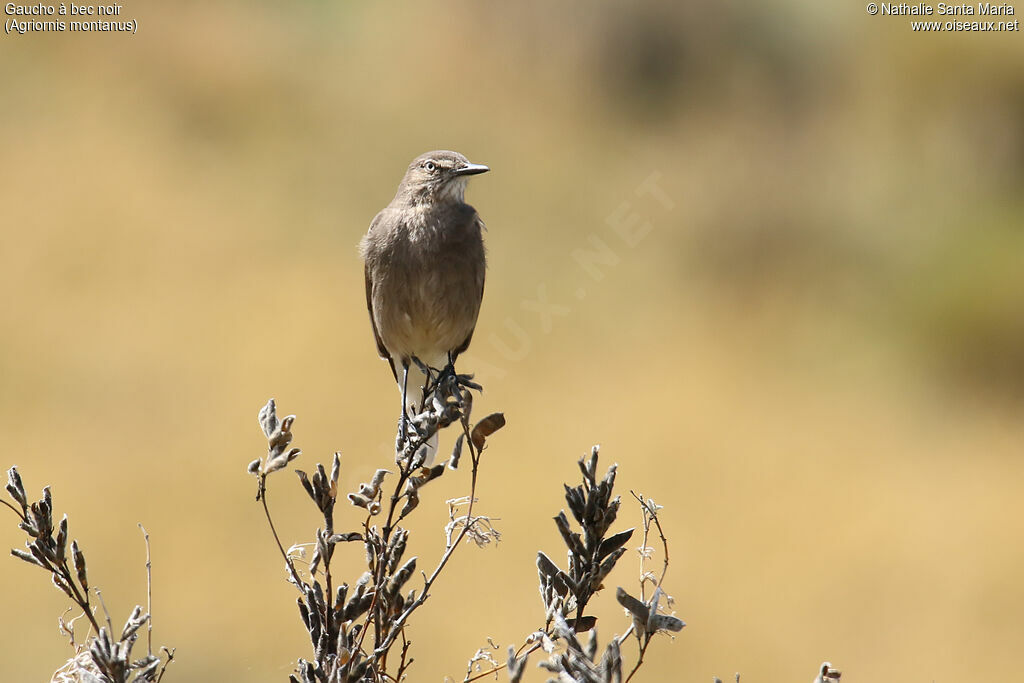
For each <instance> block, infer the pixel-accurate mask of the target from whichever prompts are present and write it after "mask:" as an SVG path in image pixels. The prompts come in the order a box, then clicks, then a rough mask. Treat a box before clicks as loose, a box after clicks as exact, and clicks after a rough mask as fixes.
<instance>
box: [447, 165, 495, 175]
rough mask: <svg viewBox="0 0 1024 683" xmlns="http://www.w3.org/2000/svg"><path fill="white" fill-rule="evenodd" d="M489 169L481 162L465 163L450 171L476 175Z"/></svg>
mask: <svg viewBox="0 0 1024 683" xmlns="http://www.w3.org/2000/svg"><path fill="white" fill-rule="evenodd" d="M490 170H491V169H490V168H488V167H487V166H484V165H483V164H466V165H465V166H462V167H460V168H457V169H455V170H454V171H452V175H477V174H478V173H487V172H488V171H490Z"/></svg>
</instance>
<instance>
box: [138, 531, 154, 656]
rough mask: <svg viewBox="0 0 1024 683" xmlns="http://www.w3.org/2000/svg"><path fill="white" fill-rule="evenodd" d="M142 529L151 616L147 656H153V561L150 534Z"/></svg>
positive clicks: (147, 597)
mask: <svg viewBox="0 0 1024 683" xmlns="http://www.w3.org/2000/svg"><path fill="white" fill-rule="evenodd" d="M139 528H140V529H142V536H143V538H145V539H146V613H147V614H149V624H148V626H149V633H148V634H147V635H148V642H147V652H146V653H147V654H149V655H150V656H152V654H153V561H152V560H151V559H150V552H149V532H148V531H146V527H144V526H142V524H141V523H140V524H139Z"/></svg>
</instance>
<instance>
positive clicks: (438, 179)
mask: <svg viewBox="0 0 1024 683" xmlns="http://www.w3.org/2000/svg"><path fill="white" fill-rule="evenodd" d="M489 170H490V169H489V168H487V167H486V166H484V165H482V164H472V163H470V162H469V160H468V159H466V157H464V156H462V155H461V154H459V153H458V152H451V151H447V150H438V151H435V152H427V153H426V154H421V155H420V156H418V157H416V158H415V159H413V162H412V163H411V164H409V170H407V171H406V172H405V177H404V178H403V179H402V184H401V185H400V186H399V188H398V195H399V196H400V197H402V198H403V199H405V200H407V201H409V202H411V203H413V204H423V203H428V202H443V201H451V202H459V203H461V202H462V198H463V196H464V194H465V192H466V180H467V179H468V178H469V176H471V175H476V174H478V173H486V172H487V171H489Z"/></svg>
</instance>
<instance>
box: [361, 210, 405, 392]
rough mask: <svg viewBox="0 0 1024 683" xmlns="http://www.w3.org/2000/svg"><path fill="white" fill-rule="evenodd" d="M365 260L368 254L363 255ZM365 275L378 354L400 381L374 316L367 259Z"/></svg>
mask: <svg viewBox="0 0 1024 683" xmlns="http://www.w3.org/2000/svg"><path fill="white" fill-rule="evenodd" d="M378 220H380V215H378V216H377V217H376V218H374V219H373V223H371V224H370V230H371V231H372V230H373V225H374V224H375V223H376V222H377V221H378ZM363 256H364V258H365V257H366V254H364V255H363ZM363 275H364V276H365V278H366V310H367V311H369V313H370V327H372V328H373V340H374V341H375V342H377V353H378V354H380V357H381V358H386V359H387V361H388V365H390V366H391V374H392V375H394V376H395V381H396V382H397V381H398V372H397V371H396V370H395V361H394V360H392V358H391V354H390V353H388V348H387V347H386V346H384V340H383V339H381V338H380V331H379V330H377V320H376V318H375V317H374V315H373V277H372V276H371V274H370V262H369V259H367V261H366V264H365V266H364V268H363Z"/></svg>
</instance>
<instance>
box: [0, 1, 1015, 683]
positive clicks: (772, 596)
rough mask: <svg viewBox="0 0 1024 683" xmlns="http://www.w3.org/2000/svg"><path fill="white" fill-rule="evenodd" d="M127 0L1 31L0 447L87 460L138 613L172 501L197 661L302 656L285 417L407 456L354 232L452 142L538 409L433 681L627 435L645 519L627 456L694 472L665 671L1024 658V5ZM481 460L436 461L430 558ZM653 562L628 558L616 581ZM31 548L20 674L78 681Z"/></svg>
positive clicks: (126, 594) (503, 629)
mask: <svg viewBox="0 0 1024 683" xmlns="http://www.w3.org/2000/svg"><path fill="white" fill-rule="evenodd" d="M122 16H123V17H127V18H135V19H137V20H138V21H139V24H140V27H139V31H138V33H137V34H136V35H134V36H126V35H118V34H81V35H76V34H70V33H63V34H37V35H31V34H30V35H13V34H11V35H3V36H2V37H0V80H2V83H3V89H2V93H0V131H2V140H3V142H2V145H0V146H2V152H0V158H2V161H0V207H2V214H3V217H2V219H0V221H2V222H0V225H2V226H3V246H2V249H0V266H2V267H0V288H2V291H3V292H4V295H5V296H4V315H3V319H4V321H5V323H4V326H3V334H0V415H2V417H0V421H2V422H0V424H2V430H3V434H4V439H3V441H4V449H3V451H4V457H3V458H2V461H3V462H2V463H0V464H2V465H3V466H4V468H6V467H8V466H10V465H13V464H17V465H18V466H19V467H20V468H21V471H22V474H23V476H24V478H25V481H26V485H27V487H28V488H29V489H30V491H31V492H32V493H33V495H38V492H39V489H40V488H41V487H42V486H43V485H45V484H49V485H51V486H52V488H53V492H54V496H55V500H56V508H57V510H58V512H67V513H68V515H69V517H70V523H71V531H72V536H73V537H75V538H78V539H79V541H80V542H81V543H82V545H83V547H84V549H85V553H86V556H87V558H88V562H89V567H90V575H91V579H92V582H93V583H94V584H97V585H99V586H100V587H101V589H102V590H103V591H104V598H105V600H106V602H107V605H108V606H109V607H110V609H111V612H112V613H113V615H114V620H115V622H117V623H123V620H124V618H125V616H126V615H127V613H128V612H129V610H130V609H131V607H132V606H133V605H135V604H136V603H142V604H144V602H145V586H146V581H145V570H144V562H145V551H144V546H143V542H142V538H141V534H140V532H139V530H138V528H137V526H136V524H137V523H138V522H141V523H143V524H144V525H145V526H146V528H147V529H148V531H149V532H150V534H151V536H152V546H153V548H152V554H153V563H154V567H153V591H154V612H155V641H156V642H158V643H163V644H167V645H171V646H175V647H177V652H178V656H177V659H176V661H175V663H174V664H173V665H172V667H171V668H170V670H169V671H168V674H167V677H166V678H165V680H166V681H208V680H237V681H251V682H253V683H260V682H263V681H284V680H286V679H287V674H288V673H289V672H290V671H291V668H292V666H293V664H294V661H295V659H296V658H298V657H300V656H309V646H308V641H307V637H306V635H305V633H304V631H303V629H302V626H301V622H300V620H299V617H298V614H297V610H296V608H295V604H294V599H295V594H294V591H293V590H292V588H291V587H290V586H288V585H287V584H286V583H285V581H284V576H285V575H284V571H283V565H282V562H281V561H280V558H279V557H278V555H277V551H276V548H274V546H273V542H272V539H271V537H270V534H269V532H268V530H267V528H266V525H265V521H264V519H263V517H262V512H261V510H260V508H259V507H258V505H257V504H256V503H255V502H254V500H253V497H254V494H255V482H254V480H253V479H252V478H251V477H250V476H249V475H247V474H246V472H245V466H246V464H247V463H248V462H249V461H250V460H252V459H253V458H256V457H259V456H261V455H262V454H263V452H264V449H265V441H264V439H263V438H262V435H261V433H260V431H259V428H258V426H257V423H256V413H257V411H258V410H259V408H260V407H261V406H262V405H263V403H264V402H265V401H266V399H267V398H269V397H271V396H273V397H275V398H276V399H277V401H278V405H279V408H280V410H281V411H282V412H283V413H284V414H288V413H296V414H297V415H298V421H297V422H296V425H295V431H296V434H297V438H296V444H297V445H299V446H301V447H302V448H303V450H304V455H303V456H302V457H301V458H300V459H299V460H298V461H297V463H296V464H297V465H298V466H299V467H301V468H303V469H307V470H308V469H311V468H313V466H314V463H315V462H317V461H320V462H327V461H328V459H329V457H330V454H331V453H332V452H333V451H335V450H340V451H341V452H342V457H343V468H344V469H343V475H342V478H343V482H344V486H345V490H352V489H354V488H355V487H356V486H357V485H358V483H359V482H360V481H364V480H366V478H367V477H368V476H369V475H370V474H371V473H372V472H373V470H375V469H376V468H377V467H380V466H387V465H388V464H389V463H390V462H391V461H390V455H389V448H390V446H391V444H393V432H394V426H395V419H396V415H397V406H398V395H397V392H396V390H395V387H394V384H393V382H392V380H391V376H390V373H389V371H388V369H387V365H386V363H384V362H383V361H379V360H377V359H376V354H375V349H374V345H373V341H372V337H371V333H370V329H369V324H368V321H367V316H366V311H365V302H364V294H363V276H362V265H361V262H360V261H359V259H358V256H357V254H356V244H357V242H358V241H359V238H360V237H361V235H362V233H363V232H364V231H365V229H366V227H367V225H368V224H369V221H370V219H371V218H372V217H373V215H374V214H375V213H376V211H377V210H379V209H380V208H381V207H383V206H384V205H385V204H386V203H387V202H388V201H389V200H390V199H391V197H392V195H393V193H394V190H395V187H396V186H397V184H398V181H399V180H400V178H401V175H402V172H403V171H404V168H405V166H406V164H407V163H408V162H409V160H410V159H412V158H413V157H414V156H416V155H417V154H419V153H420V152H423V151H426V150H429V149H434V148H451V149H456V150H458V151H461V152H463V153H464V154H466V155H467V156H468V157H469V158H470V159H472V160H474V161H477V162H481V163H486V164H489V165H490V166H491V167H492V169H493V171H492V172H491V173H490V174H488V175H485V176H481V177H479V178H475V179H474V180H473V181H472V182H471V183H470V186H469V190H468V193H467V198H468V201H470V202H471V203H472V204H474V205H475V206H476V207H477V208H478V209H479V211H480V213H481V214H482V216H483V218H484V220H485V221H486V223H487V225H488V232H487V235H486V239H487V244H488V248H489V253H490V270H489V275H488V284H487V292H486V295H485V300H484V306H483V311H482V314H481V318H480V322H479V325H478V327H477V333H476V337H475V340H474V345H473V347H472V348H471V350H470V353H469V354H468V355H467V356H465V357H464V358H465V360H464V362H463V363H460V368H461V369H462V370H464V371H474V370H475V371H476V372H477V377H478V379H479V380H480V381H481V382H482V383H483V384H484V386H485V388H486V391H485V393H484V395H483V397H482V398H481V399H480V400H479V401H478V402H477V408H476V411H477V415H478V416H482V415H483V414H485V413H486V412H490V411H494V410H502V411H504V412H505V414H506V416H507V418H508V427H507V428H506V429H505V430H503V431H502V432H500V433H499V434H497V435H496V436H495V437H493V439H492V440H491V442H490V444H491V445H490V449H489V450H488V451H487V453H486V457H485V464H484V469H483V472H482V480H481V485H480V489H479V495H480V499H481V502H480V507H479V510H480V511H481V512H486V513H488V514H491V515H493V516H495V517H499V518H501V521H500V522H498V526H499V528H500V529H501V530H502V531H503V533H504V536H503V540H502V542H501V544H500V545H498V546H497V547H491V548H487V549H485V550H477V549H476V548H475V547H468V546H467V547H465V548H463V549H461V550H460V552H459V553H458V554H457V555H456V556H455V559H454V561H453V564H452V566H451V569H450V572H449V573H448V574H447V575H446V576H444V577H443V578H442V580H441V581H440V582H439V584H438V585H437V587H436V589H435V591H434V599H433V601H432V602H430V603H428V604H427V606H426V607H424V608H423V610H421V611H420V612H419V613H418V614H417V615H416V617H415V618H414V619H413V621H412V624H411V636H412V639H413V648H412V655H413V656H414V657H415V658H416V664H415V665H414V668H413V670H412V676H411V678H412V680H417V681H419V680H434V681H439V680H442V679H443V677H444V676H446V675H447V676H451V677H453V678H454V679H456V680H462V677H463V675H464V672H465V662H466V661H467V660H468V659H469V657H470V656H472V654H473V653H474V652H475V651H476V650H477V648H479V647H483V646H485V645H486V638H487V637H491V638H493V639H494V640H495V641H496V642H497V643H498V644H500V645H502V648H504V646H505V645H507V644H509V643H518V642H520V639H521V638H522V637H523V636H525V635H526V634H527V633H529V632H530V631H531V630H533V629H535V628H537V627H538V626H540V625H541V622H542V619H543V614H542V612H541V605H540V600H539V597H538V593H537V588H536V584H537V577H536V569H535V567H534V557H535V555H536V552H537V550H544V551H545V552H547V553H548V554H549V555H551V556H552V557H553V558H555V559H556V560H558V561H564V551H563V548H562V544H561V541H560V539H559V537H558V534H557V532H556V529H555V527H554V524H553V523H552V522H551V517H552V516H554V515H555V514H557V512H558V511H559V510H560V509H562V508H564V507H565V505H564V501H563V499H562V488H561V482H563V481H566V482H569V483H570V484H575V483H576V481H577V477H578V470H577V468H576V460H577V459H578V458H579V457H580V456H582V455H584V454H585V453H586V452H587V451H588V450H589V448H590V446H591V445H592V444H594V443H600V444H602V449H603V450H602V469H603V468H604V467H605V466H607V465H609V464H611V463H612V462H617V463H619V465H620V469H619V479H618V489H619V492H620V493H621V494H622V495H623V498H624V504H623V513H622V515H621V523H620V526H621V527H625V526H632V525H636V524H639V522H640V515H639V511H638V509H637V507H636V506H635V504H633V503H632V502H631V499H630V496H629V491H630V490H631V489H632V490H634V491H637V492H642V493H643V494H644V495H646V496H651V497H653V498H654V499H655V500H656V501H658V502H659V503H661V504H663V505H665V509H664V511H663V513H662V514H663V523H664V526H665V528H666V532H667V533H668V536H669V541H670V544H671V545H670V552H671V567H670V570H669V573H668V578H667V585H666V588H667V590H668V592H669V593H671V594H672V595H673V596H674V597H675V609H676V612H677V614H678V615H679V616H680V617H682V618H683V619H684V620H685V621H686V622H687V623H688V626H687V628H686V629H684V631H683V632H682V633H681V634H680V635H679V636H678V637H677V638H676V639H675V641H674V642H670V641H669V640H668V639H667V638H665V639H663V640H662V641H661V642H656V643H655V644H654V645H653V646H652V649H651V650H650V652H649V655H648V658H649V662H648V664H647V665H646V667H645V669H643V670H642V671H641V675H640V677H639V678H640V679H641V680H648V681H677V680H678V681H708V680H711V677H712V676H713V675H718V676H721V677H722V678H724V679H731V677H732V675H733V673H734V672H737V671H738V672H741V673H742V674H743V680H745V681H792V680H797V681H799V680H807V681H809V680H811V678H812V677H813V675H814V670H815V668H816V667H817V666H818V664H819V663H820V662H821V661H822V660H825V659H828V660H830V661H831V662H832V663H833V664H835V665H836V666H837V667H839V668H841V669H842V670H843V672H844V677H843V680H844V681H846V680H849V681H850V682H851V683H853V682H856V681H883V680H907V681H932V680H935V681H968V680H974V681H980V680H996V679H999V680H1002V679H1003V678H1005V676H1006V675H1007V674H1006V672H1007V671H1008V670H1010V671H1014V670H1016V668H1017V664H1016V662H1015V661H1014V660H1013V659H1012V656H1013V655H1014V653H1015V651H1016V648H1017V647H1018V646H1019V645H1020V643H1021V642H1024V622H1022V620H1021V618H1020V616H1021V614H1024V582H1022V581H1021V576H1022V571H1024V543H1022V542H1021V541H1022V533H1024V514H1022V513H1024V501H1022V497H1021V494H1020V492H1021V488H1022V484H1024V458H1022V456H1024V421H1022V419H1021V417H1022V409H1024V193H1022V187H1024V46H1022V42H1021V39H1020V33H1000V34H995V33H984V34H969V33H943V34H933V35H923V34H916V33H913V32H911V30H910V27H909V23H908V19H907V18H902V17H901V18H896V17H881V16H876V17H871V16H868V15H867V13H866V12H865V11H864V7H863V6H861V5H858V4H856V3H854V4H849V3H846V4H845V5H843V4H839V5H836V4H821V3H812V2H799V1H791V2H782V1H779V2H772V3H765V4H763V5H762V6H759V7H748V6H747V5H746V4H745V3H740V2H726V3H709V4H708V5H707V6H703V7H690V6H677V3H671V2H667V1H666V2H662V3H658V2H651V3H630V4H628V5H626V4H623V3H615V2H610V1H606V0H601V1H599V2H574V3H565V4H559V5H557V6H551V5H550V4H547V3H540V2H525V3H516V4H512V3H501V4H492V3H477V2H469V1H468V0H466V1H462V2H446V3H441V4H433V3H429V4H428V3H423V4H419V5H416V6H409V7H403V8H401V9H398V8H397V7H394V6H388V5H386V4H381V5H364V4H363V3H340V2H335V3H320V2H316V3H287V4H286V3H272V2H241V1H240V0H239V1H237V2H231V1H227V0H223V1H218V2H207V3H201V2H180V3H139V4H134V5H126V6H125V8H124V9H123V10H122ZM5 18H9V17H6V16H5ZM651 187H656V188H658V191H650V188H651ZM662 192H663V193H664V194H662ZM617 226H618V227H617ZM623 226H625V227H623ZM581 252H582V254H581ZM587 254H589V255H590V256H591V257H594V258H596V259H597V260H596V261H593V260H591V261H588V260H587V258H588V257H587ZM595 254H596V257H595V256H594V255H595ZM581 259H582V260H583V263H581ZM552 306H554V307H555V308H552ZM538 309H539V311H540V312H538ZM450 439H451V436H450V435H449V436H447V442H448V443H449V444H450ZM467 486H468V472H467V471H459V472H457V473H454V474H452V473H449V475H448V476H445V477H444V478H443V479H441V480H439V481H438V482H436V483H434V484H431V486H430V487H429V488H428V489H427V490H426V492H425V494H426V495H425V499H424V502H423V504H422V505H421V510H420V511H418V513H417V515H416V516H415V517H414V519H413V522H412V524H411V526H412V528H413V531H414V534H415V535H414V539H415V540H414V542H413V549H412V551H411V552H414V553H415V554H417V555H419V557H420V558H421V560H420V561H421V565H420V566H421V567H429V566H432V563H433V560H434V558H436V557H437V555H438V553H439V550H440V548H441V547H442V544H443V537H442V535H441V532H440V528H441V526H442V524H443V522H444V520H445V518H446V514H447V510H446V507H445V505H444V502H443V501H444V500H445V499H447V498H452V497H455V496H458V495H464V494H465V493H466V491H467ZM270 500H271V504H272V507H273V509H274V511H275V513H276V515H277V521H278V525H279V530H280V531H281V533H282V535H283V537H284V539H283V540H284V541H285V543H286V544H288V543H292V542H300V541H306V540H308V539H309V538H310V537H311V533H312V530H313V528H314V527H315V524H316V522H317V517H316V515H315V510H314V508H313V506H312V505H311V504H310V502H309V501H308V499H306V498H305V494H304V493H303V492H302V490H301V488H300V487H299V486H298V482H297V481H296V480H295V478H294V477H292V476H290V475H283V474H282V475H278V476H277V478H276V480H272V481H271V490H270ZM340 517H341V519H342V520H344V523H346V524H353V525H354V524H356V523H357V520H359V519H361V517H360V516H359V515H358V514H356V512H355V511H354V510H349V509H348V508H345V509H344V510H343V511H342V512H341V513H340ZM417 518H418V519H417ZM0 520H4V524H3V525H2V526H0V529H2V532H0V539H2V540H3V544H4V545H5V546H6V547H21V546H22V539H23V534H21V532H19V531H18V530H17V529H16V528H15V521H16V520H15V517H14V515H13V514H9V512H4V511H3V510H0ZM360 558H361V552H359V551H358V550H357V549H354V550H353V552H352V557H351V558H347V559H345V560H344V561H343V562H342V564H343V566H344V571H346V572H348V575H349V576H350V577H351V579H354V578H355V577H356V576H357V575H358V572H359V571H361V570H360V569H359V560H360ZM638 574H639V570H638V560H637V557H636V555H635V554H632V553H631V554H630V555H627V556H626V557H625V558H624V559H623V560H622V562H621V563H620V566H619V567H618V568H617V570H616V572H615V574H614V575H613V576H612V578H611V581H610V583H612V584H614V585H622V586H624V587H626V588H627V590H631V592H634V593H635V592H636V587H637V577H638ZM0 585H2V586H3V588H2V595H3V608H2V612H3V615H4V618H3V619H2V620H0V669H2V671H0V679H2V680H3V681H44V680H49V676H50V674H51V673H52V671H53V670H54V669H56V668H57V667H58V666H59V665H61V664H62V663H63V661H64V660H65V659H66V658H67V656H68V654H69V653H68V648H67V646H66V644H65V642H64V641H63V640H62V639H61V638H60V637H59V636H58V634H57V632H56V619H57V616H58V615H59V614H60V613H61V612H62V611H63V610H64V608H65V606H66V603H67V600H66V599H64V598H63V597H62V595H61V594H59V593H58V591H56V590H55V589H54V588H53V587H52V586H51V585H50V584H49V582H48V580H47V577H46V576H45V575H44V574H43V572H41V571H39V570H38V569H34V568H32V567H30V566H28V565H27V564H25V563H23V562H20V561H19V560H17V559H14V558H8V559H6V560H2V561H0ZM595 604H596V606H597V607H596V609H595V613H596V614H598V616H599V628H598V630H599V637H600V639H601V642H602V644H603V643H605V642H607V640H608V638H610V637H612V635H613V634H615V633H621V632H622V631H623V630H624V629H625V628H626V626H627V623H626V619H625V618H624V617H623V616H622V612H621V609H620V608H619V607H618V606H617V605H616V604H614V594H613V591H612V590H606V591H604V593H603V594H601V595H600V596H599V599H598V600H597V602H596V603H595ZM625 653H626V657H627V660H628V661H632V660H633V657H634V656H635V649H634V646H633V645H630V646H628V647H627V648H626V650H625ZM499 656H503V654H499ZM536 661H537V658H536V656H534V658H533V663H535V662H536ZM531 670H533V665H532V664H531ZM531 676H532V678H531V680H544V677H543V675H542V672H540V671H536V672H535V673H532V674H531ZM499 679H500V680H503V676H502V677H500V678H499Z"/></svg>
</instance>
